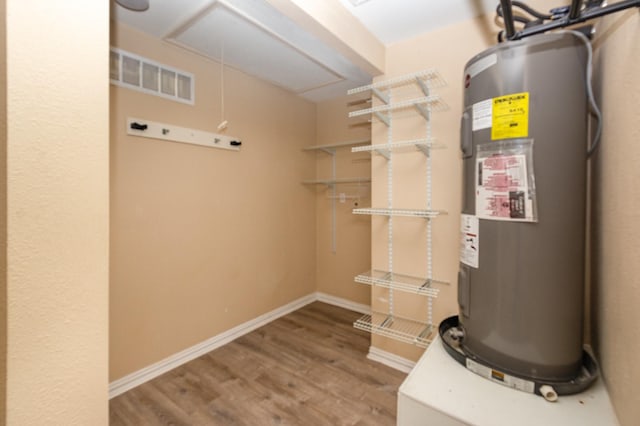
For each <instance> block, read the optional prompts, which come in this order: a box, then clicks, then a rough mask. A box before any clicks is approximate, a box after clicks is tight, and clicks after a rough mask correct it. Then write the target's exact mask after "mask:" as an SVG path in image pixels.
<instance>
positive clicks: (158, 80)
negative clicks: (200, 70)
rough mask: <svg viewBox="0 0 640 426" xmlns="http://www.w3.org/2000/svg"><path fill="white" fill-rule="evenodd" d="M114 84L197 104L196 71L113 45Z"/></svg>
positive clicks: (111, 65) (111, 61)
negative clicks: (193, 72)
mask: <svg viewBox="0 0 640 426" xmlns="http://www.w3.org/2000/svg"><path fill="white" fill-rule="evenodd" d="M110 55H111V56H110V60H109V68H110V69H109V77H110V79H111V83H113V84H115V85H117V86H121V87H126V88H128V89H133V90H138V91H140V92H144V93H148V94H151V95H156V96H160V97H163V98H167V99H171V100H174V101H178V102H183V103H186V104H190V105H193V104H194V82H195V81H194V77H193V74H191V73H188V72H185V71H180V70H178V69H175V68H171V67H168V66H166V65H163V64H160V63H157V62H154V61H151V60H149V59H147V58H143V57H142V56H138V55H136V54H133V53H129V52H126V51H124V50H121V49H116V48H114V47H112V48H111V52H110Z"/></svg>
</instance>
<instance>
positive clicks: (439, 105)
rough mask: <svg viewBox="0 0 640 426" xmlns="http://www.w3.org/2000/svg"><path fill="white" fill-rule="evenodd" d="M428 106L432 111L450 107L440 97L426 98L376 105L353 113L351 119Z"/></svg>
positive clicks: (350, 114) (350, 115)
mask: <svg viewBox="0 0 640 426" xmlns="http://www.w3.org/2000/svg"><path fill="white" fill-rule="evenodd" d="M426 106H428V107H429V109H430V110H431V111H445V110H447V109H448V108H449V106H448V105H447V104H446V103H445V102H444V101H443V100H442V99H441V98H440V96H438V95H431V96H424V97H421V98H416V99H408V100H406V101H400V102H397V103H394V104H388V105H376V106H373V107H371V108H366V109H360V110H357V111H351V112H350V113H349V118H353V117H360V116H363V115H369V114H375V113H383V112H389V111H395V110H398V109H404V108H412V107H414V108H415V107H426ZM421 112H422V111H421Z"/></svg>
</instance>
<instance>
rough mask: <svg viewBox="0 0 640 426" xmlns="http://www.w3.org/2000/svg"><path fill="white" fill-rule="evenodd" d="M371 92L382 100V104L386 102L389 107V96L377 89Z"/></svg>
mask: <svg viewBox="0 0 640 426" xmlns="http://www.w3.org/2000/svg"><path fill="white" fill-rule="evenodd" d="M371 92H372V93H373V94H374V95H376V97H377V98H378V99H380V100H381V101H382V102H384V103H385V104H387V105H389V96H387V95H385V94H384V93H382V92H381V91H380V90H378V89H376V88H375V87H372V88H371Z"/></svg>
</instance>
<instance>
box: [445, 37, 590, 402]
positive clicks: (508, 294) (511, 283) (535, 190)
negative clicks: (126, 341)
mask: <svg viewBox="0 0 640 426" xmlns="http://www.w3.org/2000/svg"><path fill="white" fill-rule="evenodd" d="M586 68H587V48H586V46H585V44H584V42H583V41H582V40H581V39H580V38H579V37H578V36H576V35H574V34H572V33H570V32H563V33H556V34H543V35H537V36H532V37H529V38H526V39H523V40H520V41H508V42H506V43H502V44H499V45H497V46H495V47H493V48H491V49H489V50H487V51H485V52H483V53H481V54H479V55H477V56H475V57H474V58H472V59H471V60H470V61H469V62H468V63H467V65H466V67H465V71H464V80H463V84H464V112H463V116H462V123H461V136H460V137H461V142H460V147H461V150H462V158H463V173H464V175H463V207H462V217H461V229H460V265H459V275H458V304H459V315H458V317H453V318H454V319H448V320H445V322H443V324H441V327H440V328H441V334H442V335H443V341H444V342H445V344H446V345H445V347H446V348H447V350H448V351H449V353H450V354H452V355H453V356H454V357H455V358H456V359H458V361H460V362H461V363H463V364H464V365H465V366H466V367H467V368H469V369H470V370H472V371H474V372H476V373H478V374H481V375H483V376H486V377H487V378H489V379H491V380H494V381H498V382H501V383H503V384H506V385H508V386H511V387H514V388H518V389H520V390H524V391H528V392H532V393H533V392H535V393H540V388H541V387H542V386H547V385H550V386H553V390H554V391H555V392H557V393H558V394H562V393H575V392H577V391H580V390H582V389H584V388H585V387H586V386H588V385H589V384H590V383H591V382H592V381H593V380H595V375H596V374H597V368H596V366H595V361H594V360H593V358H591V356H590V354H588V353H586V352H585V351H583V315H584V279H585V220H586V219H585V217H586V162H587V145H588V142H587V130H588V129H587V126H588V98H587V90H586V83H587V82H586ZM447 321H448V323H447ZM443 327H444V329H445V330H446V331H447V332H446V333H443ZM585 375H586V376H585ZM547 387H548V386H547Z"/></svg>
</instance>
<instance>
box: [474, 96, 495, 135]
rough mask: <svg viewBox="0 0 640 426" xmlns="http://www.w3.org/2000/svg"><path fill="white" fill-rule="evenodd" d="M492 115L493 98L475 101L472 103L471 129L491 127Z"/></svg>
mask: <svg viewBox="0 0 640 426" xmlns="http://www.w3.org/2000/svg"><path fill="white" fill-rule="evenodd" d="M492 116H493V100H492V99H487V100H486V101H481V102H476V103H475V104H473V107H472V112H471V130H473V131H474V132H475V131H476V130H482V129H488V128H490V127H491V123H492V121H491V119H492Z"/></svg>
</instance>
